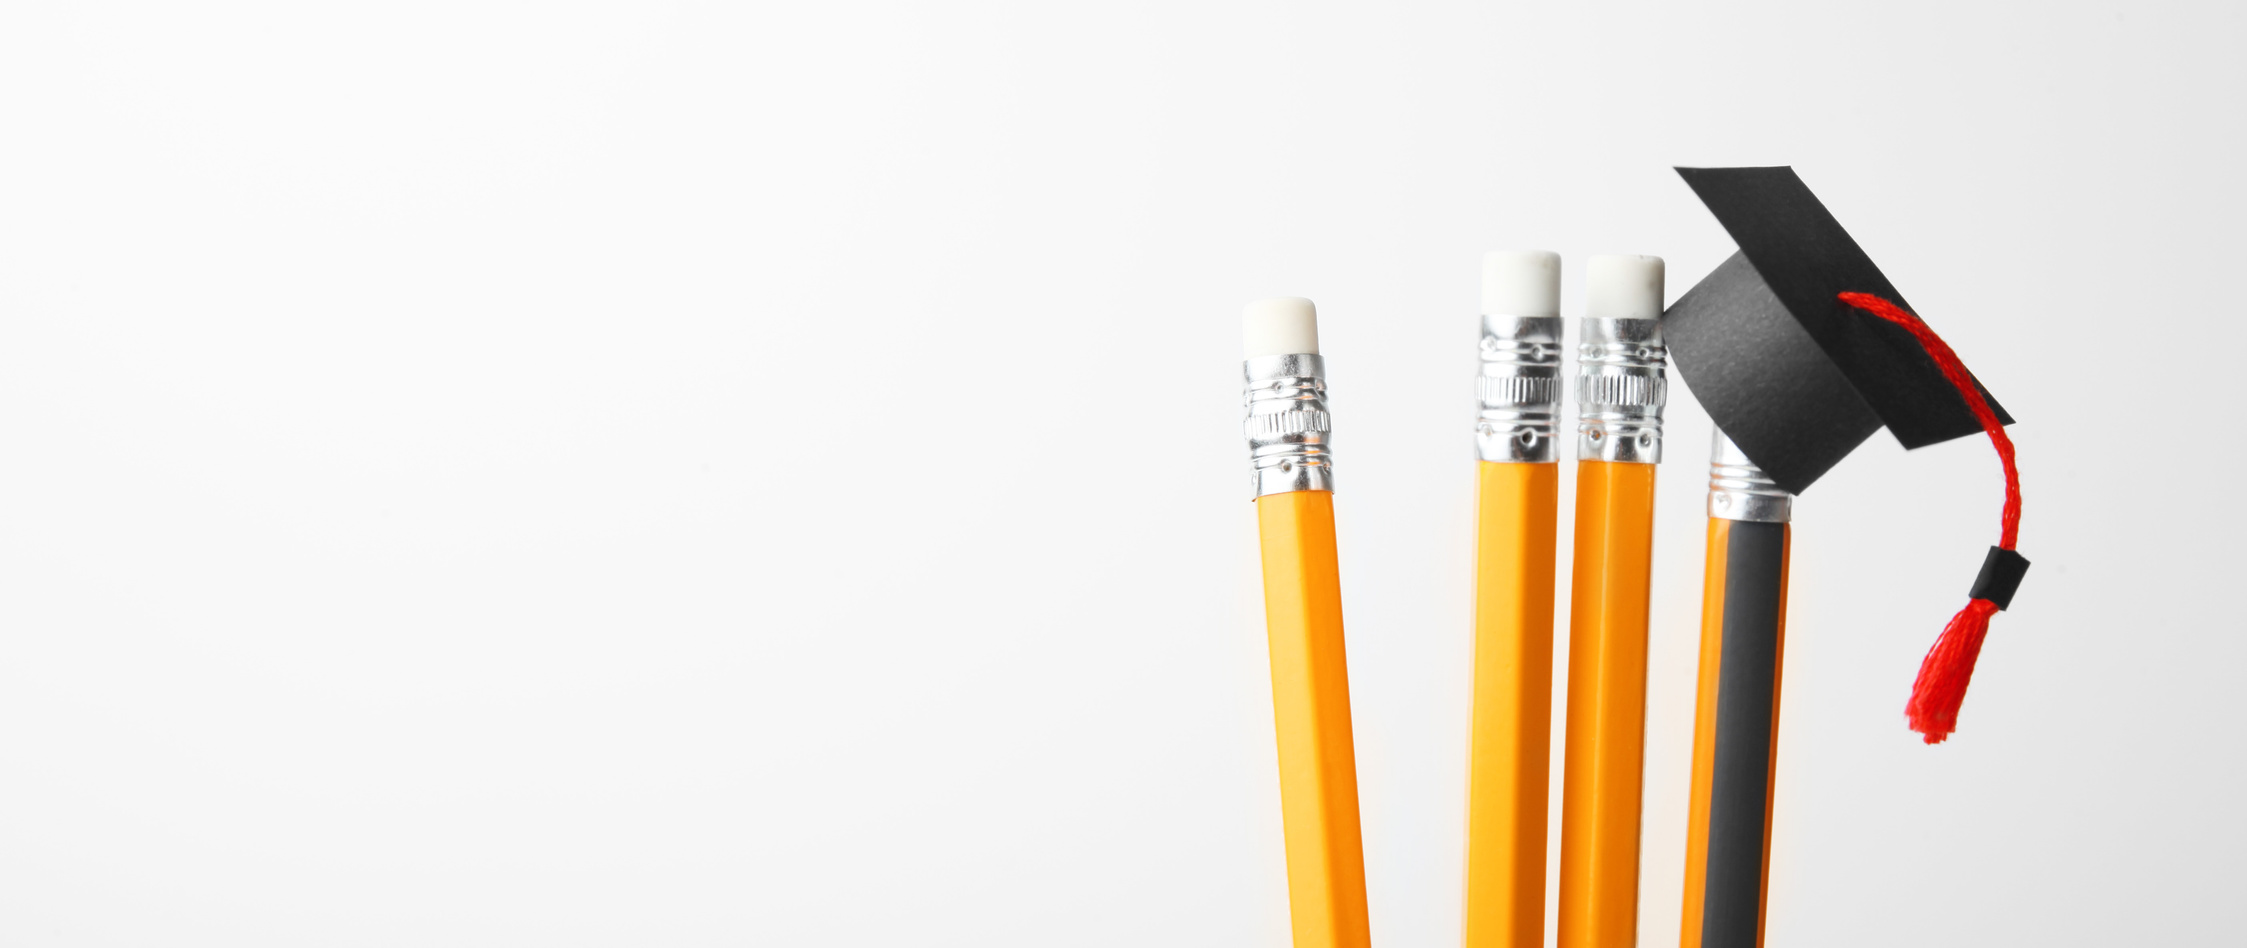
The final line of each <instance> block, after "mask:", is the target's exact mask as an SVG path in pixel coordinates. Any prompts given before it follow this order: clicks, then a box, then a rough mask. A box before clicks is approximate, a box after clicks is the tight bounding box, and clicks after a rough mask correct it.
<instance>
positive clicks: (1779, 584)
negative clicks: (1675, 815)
mask: <svg viewBox="0 0 2247 948" xmlns="http://www.w3.org/2000/svg"><path fill="white" fill-rule="evenodd" d="M1791 530H1792V527H1790V526H1789V525H1788V524H1786V523H1783V522H1768V521H1750V520H1727V519H1722V518H1717V519H1712V520H1710V521H1709V543H1708V564H1709V565H1708V573H1707V578H1706V580H1705V585H1704V587H1703V592H1702V613H1701V668H1700V678H1699V686H1698V688H1697V694H1696V698H1695V708H1694V737H1693V777H1692V781H1693V782H1692V794H1691V803H1690V807H1691V809H1690V811H1689V813H1688V815H1687V822H1686V856H1685V862H1686V865H1685V899H1684V917H1683V920H1682V927H1681V931H1680V937H1679V944H1680V945H1681V946H1683V948H1757V946H1760V945H1762V944H1763V931H1764V924H1763V922H1764V906H1765V904H1766V896H1767V893H1768V891H1769V882H1770V865H1771V812H1772V791H1773V789H1774V786H1775V776H1776V771H1777V767H1776V763H1777V758H1776V752H1777V747H1778V733H1779V682H1780V677H1781V676H1780V671H1781V667H1782V661H1783V658H1784V654H1785V645H1786V599H1787V558H1788V557H1787V554H1788V547H1789V544H1790V541H1791V539H1792V534H1791Z"/></svg>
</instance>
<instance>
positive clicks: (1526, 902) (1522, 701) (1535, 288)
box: [1464, 251, 1561, 948]
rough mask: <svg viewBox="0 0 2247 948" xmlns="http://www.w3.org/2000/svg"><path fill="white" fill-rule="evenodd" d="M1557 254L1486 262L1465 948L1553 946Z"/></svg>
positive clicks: (1499, 256) (1478, 438) (1534, 253)
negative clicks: (1548, 869)
mask: <svg viewBox="0 0 2247 948" xmlns="http://www.w3.org/2000/svg"><path fill="white" fill-rule="evenodd" d="M1559 304H1560V258H1559V256H1558V255H1556V254H1551V253H1546V252H1542V251H1526V252H1512V253H1492V254H1489V255H1487V256H1485V257H1484V258H1483V307H1482V311H1483V318H1482V346H1481V352H1482V372H1481V377H1480V379H1479V384H1478V388H1479V392H1478V395H1479V399H1480V401H1481V403H1482V410H1481V417H1480V418H1479V419H1478V420H1477V423H1476V429H1475V449H1476V455H1477V457H1478V458H1479V462H1478V463H1477V464H1476V469H1477V470H1476V478H1475V480H1476V489H1475V660H1474V710H1473V720H1472V724H1471V734H1472V737H1471V741H1470V745H1469V755H1468V764H1467V771H1468V778H1467V780H1468V786H1467V867H1466V868H1467V871H1466V918H1465V925H1464V936H1465V937H1464V941H1465V944H1466V948H1542V946H1543V945H1544V942H1545V820H1546V795H1547V794H1546V787H1547V784H1548V782H1549V780H1550V774H1551V769H1550V759H1551V749H1552V748H1551V745H1552V697H1553V695H1552V675H1553V563H1554V539H1555V537H1554V533H1555V521H1556V520H1557V517H1558V507H1559V499H1558V498H1559V492H1560V462H1559V453H1558V451H1557V449H1556V445H1555V434H1556V433H1557V428H1558V419H1559V414H1560V362H1561V321H1560V315H1559Z"/></svg>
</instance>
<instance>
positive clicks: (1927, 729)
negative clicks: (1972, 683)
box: [1904, 599, 1997, 744]
mask: <svg viewBox="0 0 2247 948" xmlns="http://www.w3.org/2000/svg"><path fill="white" fill-rule="evenodd" d="M1996 614H1997V603H1994V602H1991V601H1989V600H1987V599H1969V600H1966V608H1964V609H1960V610H1958V614H1957V615H1955V616H1952V617H1951V624H1949V625H1946V626H1944V627H1943V634H1942V636H1941V637H1939V638H1937V639H1936V640H1935V647H1934V648H1931V649H1928V650H1927V657H1926V658H1925V659H1923V660H1921V661H1920V663H1919V680H1917V681H1914V682H1912V697H1911V701H1910V702H1909V703H1907V704H1905V705H1904V719H1905V720H1906V721H1909V722H1911V728H1912V730H1914V731H1918V732H1919V733H1920V736H1921V738H1922V739H1923V740H1925V741H1926V742H1927V743H1929V744H1940V743H1942V742H1943V739H1944V738H1946V737H1949V736H1950V735H1951V732H1952V731H1955V730H1958V707H1959V705H1962V704H1965V703H1966V682H1967V681H1968V680H1969V679H1971V678H1973V677H1974V660H1975V659H1977V658H1980V657H1981V655H1982V638H1983V637H1984V636H1986V635H1988V634H1989V632H1990V617H1991V616H1994V615H1996Z"/></svg>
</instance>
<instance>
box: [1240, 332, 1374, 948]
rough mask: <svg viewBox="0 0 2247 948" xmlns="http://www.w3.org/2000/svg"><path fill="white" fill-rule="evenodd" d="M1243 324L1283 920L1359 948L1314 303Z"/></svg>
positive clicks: (1363, 924) (1361, 918) (1314, 937)
mask: <svg viewBox="0 0 2247 948" xmlns="http://www.w3.org/2000/svg"><path fill="white" fill-rule="evenodd" d="M1245 322H1246V338H1247V343H1248V361H1247V362H1246V363H1245V365H1244V376H1245V379H1246V385H1247V399H1246V401H1247V403H1248V419H1247V423H1246V433H1247V436H1248V442H1249V453H1250V457H1251V460H1252V462H1253V463H1254V465H1255V474H1254V483H1255V490H1256V520H1257V529H1258V532H1259V536H1260V537H1261V541H1262V542H1261V548H1262V554H1263V560H1264V621H1265V626H1266V631H1267V634H1268V636H1269V639H1270V644H1271V653H1272V710H1273V719H1274V723H1275V726H1276V731H1277V735H1278V740H1279V765H1280V811H1281V825H1282V828H1283V830H1284V832H1285V837H1286V842H1287V893H1288V913H1289V917H1290V920H1291V923H1292V926H1293V928H1294V932H1295V945H1296V948H1364V946H1367V945H1370V944H1371V933H1370V928H1369V925H1368V922H1367V918H1366V905H1365V856H1364V849H1363V846H1362V844H1361V842H1360V839H1359V833H1358V793H1357V764H1356V755H1355V751H1354V750H1353V748H1352V745H1351V739H1350V683H1349V670H1348V668H1347V665H1346V663H1345V662H1344V659H1343V649H1342V592H1341V584H1340V580H1339V575H1338V571H1337V568H1336V556H1335V548H1334V494H1333V469H1332V466H1331V462H1332V455H1331V453H1330V452H1329V450H1328V444H1327V442H1328V437H1329V435H1330V433H1331V431H1332V427H1333V426H1332V419H1331V417H1330V416H1329V415H1328V414H1327V410H1326V381H1325V376H1326V368H1325V362H1324V361H1323V360H1322V359H1321V358H1320V356H1319V353H1318V331H1317V322H1316V313H1315V311H1314V310H1313V309H1312V307H1311V302H1310V301H1309V300H1302V299H1279V300H1264V301H1262V302H1259V303H1254V304H1251V305H1250V306H1249V308H1248V311H1247V313H1246V317H1245Z"/></svg>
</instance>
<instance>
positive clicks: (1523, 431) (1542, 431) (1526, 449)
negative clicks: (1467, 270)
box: [1475, 315, 1561, 464]
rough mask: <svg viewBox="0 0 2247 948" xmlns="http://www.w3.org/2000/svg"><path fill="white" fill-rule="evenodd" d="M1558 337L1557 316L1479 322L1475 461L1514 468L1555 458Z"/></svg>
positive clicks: (1493, 318)
mask: <svg viewBox="0 0 2247 948" xmlns="http://www.w3.org/2000/svg"><path fill="white" fill-rule="evenodd" d="M1560 333H1561V324H1560V317H1558V316H1488V315H1486V316H1484V317H1483V318H1482V374H1481V375H1480V376H1479V377H1477V378H1476V379H1475V391H1476V394H1477V395H1478V396H1479V397H1480V398H1481V400H1482V414H1481V417H1479V418H1477V419H1476V420H1475V456H1476V457H1479V458H1481V459H1483V460H1485V461H1505V462H1509V463H1516V464H1543V463H1547V462H1550V461H1558V460H1560V448H1559V447H1558V445H1557V443H1556V442H1557V439H1558V438H1559V437H1560V354H1561V346H1560Z"/></svg>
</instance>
